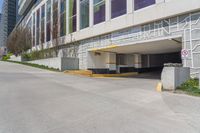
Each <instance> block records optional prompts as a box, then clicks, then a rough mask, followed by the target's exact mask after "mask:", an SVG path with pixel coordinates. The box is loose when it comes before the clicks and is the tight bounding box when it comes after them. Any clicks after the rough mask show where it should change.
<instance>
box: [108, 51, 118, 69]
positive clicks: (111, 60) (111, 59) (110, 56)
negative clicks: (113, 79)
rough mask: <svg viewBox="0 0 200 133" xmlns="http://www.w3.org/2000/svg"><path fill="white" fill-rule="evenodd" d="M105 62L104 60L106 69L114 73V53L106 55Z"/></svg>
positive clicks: (115, 67)
mask: <svg viewBox="0 0 200 133" xmlns="http://www.w3.org/2000/svg"><path fill="white" fill-rule="evenodd" d="M107 55H108V56H107V60H106V65H107V68H108V69H109V70H110V71H116V70H117V66H116V53H108V54H107Z"/></svg>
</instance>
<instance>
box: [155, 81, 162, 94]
mask: <svg viewBox="0 0 200 133" xmlns="http://www.w3.org/2000/svg"><path fill="white" fill-rule="evenodd" d="M156 91H157V92H162V83H161V82H159V83H158V84H157V86H156Z"/></svg>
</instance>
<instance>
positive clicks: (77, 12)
mask: <svg viewBox="0 0 200 133" xmlns="http://www.w3.org/2000/svg"><path fill="white" fill-rule="evenodd" d="M76 22H77V23H76V31H79V30H80V0H77V1H76Z"/></svg>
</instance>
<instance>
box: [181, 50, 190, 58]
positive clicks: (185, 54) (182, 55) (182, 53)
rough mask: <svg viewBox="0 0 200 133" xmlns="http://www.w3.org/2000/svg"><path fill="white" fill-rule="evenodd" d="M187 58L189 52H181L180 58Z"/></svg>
mask: <svg viewBox="0 0 200 133" xmlns="http://www.w3.org/2000/svg"><path fill="white" fill-rule="evenodd" d="M188 56H189V51H188V50H187V49H183V50H181V57H182V58H187V57H188Z"/></svg>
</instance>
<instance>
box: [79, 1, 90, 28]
mask: <svg viewBox="0 0 200 133" xmlns="http://www.w3.org/2000/svg"><path fill="white" fill-rule="evenodd" d="M86 27H89V0H80V29H84V28H86Z"/></svg>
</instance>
